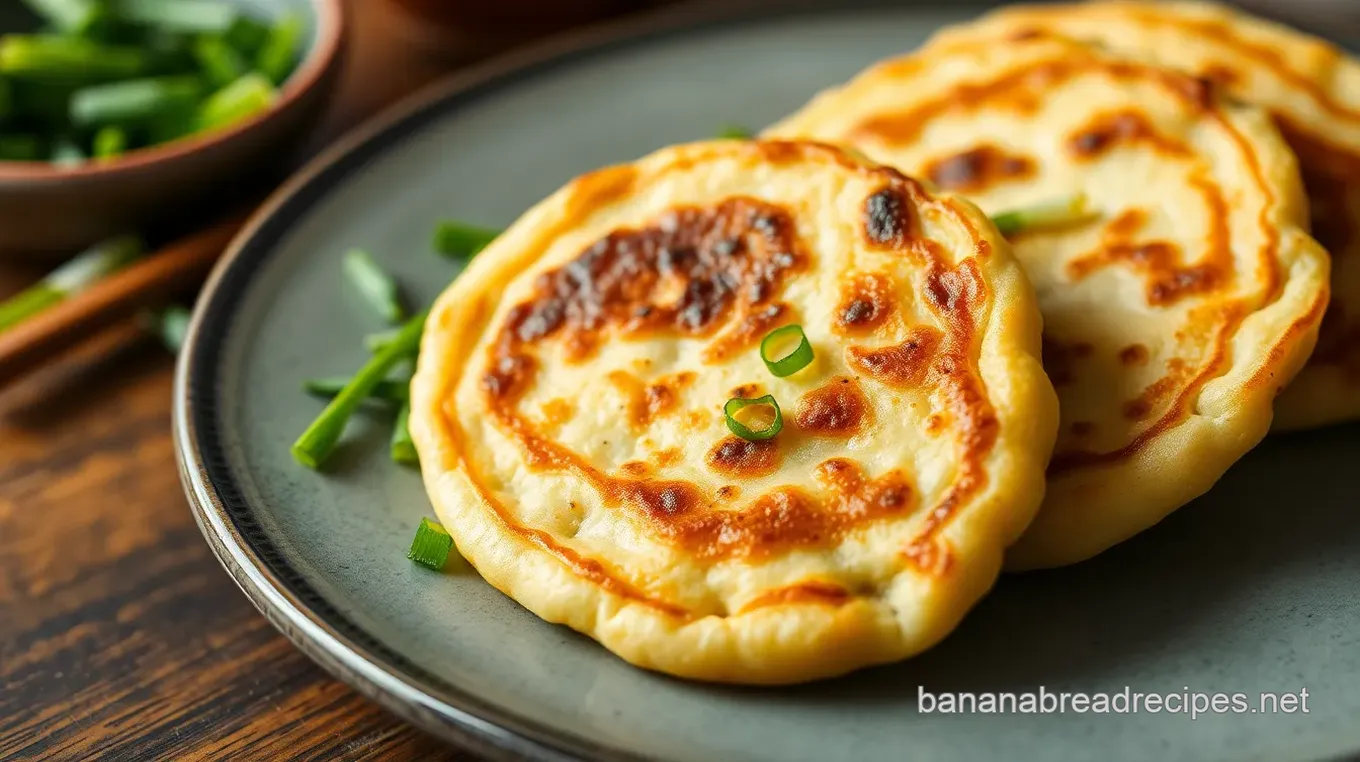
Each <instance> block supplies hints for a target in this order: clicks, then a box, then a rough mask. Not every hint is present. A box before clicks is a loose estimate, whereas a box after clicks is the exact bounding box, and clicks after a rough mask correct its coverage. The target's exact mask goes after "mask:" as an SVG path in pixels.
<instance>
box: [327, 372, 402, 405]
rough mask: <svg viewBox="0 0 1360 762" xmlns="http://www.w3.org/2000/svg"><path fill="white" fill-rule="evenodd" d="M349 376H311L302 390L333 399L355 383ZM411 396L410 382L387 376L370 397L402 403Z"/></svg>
mask: <svg viewBox="0 0 1360 762" xmlns="http://www.w3.org/2000/svg"><path fill="white" fill-rule="evenodd" d="M353 380H354V379H352V378H350V377H349V376H331V377H328V378H311V379H308V380H306V381H303V382H302V390H303V391H304V392H307V393H308V394H310V395H312V396H314V397H321V398H323V399H333V398H335V396H336V395H338V394H339V393H340V392H342V391H344V389H345V387H346V386H349V385H350V384H351V383H353ZM410 397H411V385H410V383H409V382H403V381H398V380H396V379H391V378H385V379H383V380H382V381H379V382H378V385H377V386H375V387H373V391H372V392H370V393H369V395H368V398H369V399H372V400H380V401H382V402H392V403H397V404H401V403H403V402H405V401H406V400H408V399H410Z"/></svg>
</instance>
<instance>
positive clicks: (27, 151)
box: [0, 132, 42, 161]
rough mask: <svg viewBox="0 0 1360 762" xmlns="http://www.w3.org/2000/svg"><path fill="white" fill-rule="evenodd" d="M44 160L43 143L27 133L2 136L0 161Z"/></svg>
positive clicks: (0, 138) (0, 140)
mask: <svg viewBox="0 0 1360 762" xmlns="http://www.w3.org/2000/svg"><path fill="white" fill-rule="evenodd" d="M41 158H42V141H40V140H38V137H37V136H36V135H29V134H26V133H18V132H11V133H3V134H0V161H37V160H39V159H41Z"/></svg>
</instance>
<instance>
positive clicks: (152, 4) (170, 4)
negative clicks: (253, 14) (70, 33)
mask: <svg viewBox="0 0 1360 762" xmlns="http://www.w3.org/2000/svg"><path fill="white" fill-rule="evenodd" d="M49 1H50V0H49ZM114 13H115V15H116V17H117V18H118V20H119V21H130V22H132V23H134V24H139V25H142V26H150V27H155V28H157V29H164V30H166V31H171V32H189V33H193V32H217V33H222V32H226V31H227V30H229V29H231V26H232V24H234V23H235V22H236V19H237V18H239V17H240V15H241V14H240V12H239V11H238V10H237V9H236V8H233V7H232V4H231V3H223V2H217V1H216V0H118V2H117V3H115V4H114Z"/></svg>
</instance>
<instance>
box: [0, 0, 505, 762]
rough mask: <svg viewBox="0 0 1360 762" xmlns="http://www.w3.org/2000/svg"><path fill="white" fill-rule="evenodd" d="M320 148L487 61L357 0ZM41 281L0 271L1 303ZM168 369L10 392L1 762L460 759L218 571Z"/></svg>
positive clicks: (126, 332) (68, 368)
mask: <svg viewBox="0 0 1360 762" xmlns="http://www.w3.org/2000/svg"><path fill="white" fill-rule="evenodd" d="M349 5H350V11H351V17H350V20H351V27H350V31H351V37H350V55H349V57H348V59H347V61H346V67H345V71H344V74H343V75H342V83H341V85H340V90H339V94H338V95H337V98H336V100H335V102H334V103H333V104H332V106H331V108H330V111H329V112H328V114H327V116H326V117H325V119H323V123H322V126H321V127H320V128H318V131H317V135H316V137H314V139H313V144H319V143H322V142H324V141H325V139H327V138H328V137H333V136H334V135H335V134H337V133H338V132H339V131H340V130H341V129H342V128H343V127H345V126H348V125H350V124H352V123H354V122H356V121H358V120H359V119H361V118H362V117H364V116H366V115H368V114H370V113H372V112H373V111H375V110H377V109H378V108H379V107H381V106H382V105H384V104H385V103H387V102H389V101H390V100H392V99H393V98H394V97H396V96H398V95H401V94H403V93H405V92H408V91H410V90H412V89H414V88H416V87H417V86H418V85H420V84H423V83H425V82H427V81H429V80H431V79H433V78H435V77H437V76H438V75H439V74H441V73H444V72H446V71H448V70H450V69H453V68H456V66H457V65H458V64H459V63H460V58H461V59H462V60H466V59H467V57H469V56H470V55H473V54H474V53H475V54H480V53H483V52H486V51H485V50H473V48H472V45H475V44H476V43H477V42H478V41H476V40H474V41H467V40H465V41H464V43H463V44H462V45H461V46H460V45H459V44H452V45H449V44H444V45H442V46H440V47H438V48H434V47H431V46H429V45H427V44H424V43H427V42H429V39H428V30H427V29H425V28H423V27H420V26H418V25H416V24H414V23H413V21H412V20H411V18H410V17H406V16H402V15H401V14H399V13H397V12H395V11H394V10H393V9H392V7H391V6H389V5H388V4H386V3H380V2H378V0H350V3H349ZM32 277H34V273H32V272H19V271H13V270H8V271H7V270H4V269H0V296H4V295H7V294H9V293H11V292H13V291H14V290H16V289H18V288H19V287H20V286H22V285H23V284H25V283H26V282H27V281H28V280H31V278H32ZM173 365H174V360H173V358H172V357H171V356H170V355H169V353H168V352H166V351H165V350H164V349H163V348H161V347H160V346H159V345H158V344H157V343H156V342H155V341H154V340H151V339H149V338H147V337H146V336H145V335H143V334H141V333H140V332H139V331H138V330H137V329H136V328H135V326H128V327H124V328H117V327H116V328H114V329H111V330H110V331H109V332H108V333H107V334H106V335H105V336H102V337H100V338H99V339H98V340H96V341H95V342H92V343H91V344H90V345H88V346H86V347H83V348H82V349H81V350H79V351H77V352H76V353H73V354H72V355H71V356H68V357H66V358H63V359H62V360H61V361H60V362H58V363H55V364H53V366H52V367H49V368H45V369H44V370H43V371H41V372H40V373H39V374H37V375H35V376H33V377H30V378H28V379H26V380H25V381H23V382H21V383H20V384H19V385H16V386H14V387H11V388H9V389H4V390H0V759H5V760H11V759H60V760H66V759H72V760H75V759H80V760H84V759H95V758H101V759H117V760H124V759H137V760H140V759H182V760H196V759H213V760H216V759H226V758H231V759H269V760H279V759H327V760H331V759H378V758H381V759H389V758H392V759H421V760H439V759H460V758H466V757H465V756H464V755H460V754H459V753H458V752H457V751H456V750H454V749H451V748H449V747H447V746H445V745H443V744H442V743H441V742H439V741H436V740H434V739H433V738H430V737H428V736H426V735H424V734H423V733H421V732H420V731H417V730H415V729H413V728H411V727H408V726H406V725H404V724H402V723H401V722H399V721H397V720H396V719H395V718H394V717H392V716H391V715H389V714H387V713H386V712H385V711H384V710H382V709H380V708H379V707H378V706H377V705H376V704H373V703H371V702H370V701H368V700H367V699H364V698H362V697H361V696H359V695H358V694H357V693H355V692H354V691H353V690H351V689H350V688H348V687H347V686H345V685H343V684H341V683H339V682H337V681H335V680H333V679H332V678H330V677H329V676H328V675H327V674H325V673H324V672H322V671H321V669H320V668H318V667H316V666H315V665H313V664H312V662H310V661H309V660H307V659H306V658H305V657H304V656H303V655H302V654H301V653H300V652H298V651H297V650H295V649H294V648H293V647H292V646H291V645H290V644H289V643H288V642H287V641H286V640H284V638H283V637H282V636H281V635H279V634H278V633H277V632H275V631H274V629H273V628H272V627H271V626H270V625H269V624H268V623H267V622H266V621H265V619H264V618H263V617H262V616H260V615H259V614H258V613H257V612H256V611H255V610H254V608H252V607H251V605H250V603H249V602H248V601H247V600H246V598H245V596H244V595H242V594H241V592H240V591H239V590H238V589H237V588H236V587H235V585H234V584H233V583H232V581H231V579H230V577H228V576H227V574H226V572H224V571H223V570H222V568H221V567H220V566H219V565H218V563H217V561H216V559H215V558H214V557H213V556H212V554H211V552H210V551H209V549H208V546H207V544H206V543H205V542H204V540H203V538H202V536H201V535H200V534H199V531H198V528H197V526H196V525H195V524H194V520H193V517H192V515H191V513H190V511H189V507H188V505H187V504H186V502H185V498H184V494H183V492H182V491H181V488H180V483H179V476H178V473H177V471H176V466H175V458H174V448H173V444H172V442H171V434H170V393H171V377H172V372H173Z"/></svg>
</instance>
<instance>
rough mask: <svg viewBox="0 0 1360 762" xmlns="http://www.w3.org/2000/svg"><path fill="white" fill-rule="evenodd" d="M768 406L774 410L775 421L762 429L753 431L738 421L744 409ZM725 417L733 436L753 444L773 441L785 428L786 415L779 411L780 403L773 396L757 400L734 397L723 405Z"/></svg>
mask: <svg viewBox="0 0 1360 762" xmlns="http://www.w3.org/2000/svg"><path fill="white" fill-rule="evenodd" d="M757 405H759V406H767V407H770V408H773V409H774V420H772V421H770V423H769V424H768V425H766V426H765V427H764V428H760V429H752V428H749V427H748V426H746V424H744V423H742V422H741V421H738V420H737V413H738V412H739V411H741V410H742V409H744V408H748V407H752V406H757ZM723 417H725V418H726V419H727V428H728V430H729V431H731V432H732V433H733V434H736V435H737V436H739V437H741V438H742V439H745V440H747V441H751V442H763V441H765V440H766V439H773V438H774V436H775V435H776V434H778V433H779V432H780V430H781V429H783V428H784V414H783V413H782V412H780V410H779V403H778V402H775V399H774V395H773V394H767V395H765V396H764V397H758V398H756V399H746V398H744V397H733V398H732V399H730V400H728V401H727V404H725V405H723Z"/></svg>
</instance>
